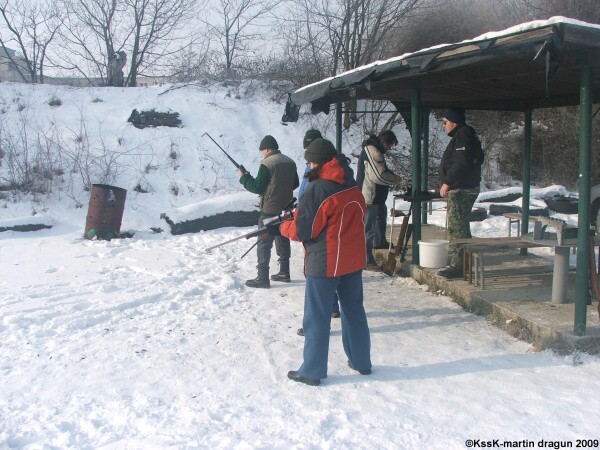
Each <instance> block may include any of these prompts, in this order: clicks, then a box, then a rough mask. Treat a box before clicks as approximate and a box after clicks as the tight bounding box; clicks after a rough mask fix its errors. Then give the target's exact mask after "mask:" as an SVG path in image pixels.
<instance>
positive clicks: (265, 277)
mask: <svg viewBox="0 0 600 450" xmlns="http://www.w3.org/2000/svg"><path fill="white" fill-rule="evenodd" d="M246 286H248V287H251V288H265V289H268V288H270V287H271V282H270V281H269V269H268V268H267V269H266V270H265V269H263V268H260V267H259V269H258V276H257V277H256V278H254V279H253V280H246Z"/></svg>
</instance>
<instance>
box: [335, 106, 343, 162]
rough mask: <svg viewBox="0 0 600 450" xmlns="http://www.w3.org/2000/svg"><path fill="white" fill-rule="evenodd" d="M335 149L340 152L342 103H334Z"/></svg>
mask: <svg viewBox="0 0 600 450" xmlns="http://www.w3.org/2000/svg"><path fill="white" fill-rule="evenodd" d="M335 149H336V150H337V152H338V153H342V104H341V103H336V104H335Z"/></svg>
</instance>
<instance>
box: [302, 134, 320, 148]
mask: <svg viewBox="0 0 600 450" xmlns="http://www.w3.org/2000/svg"><path fill="white" fill-rule="evenodd" d="M322 137H323V136H321V132H320V131H319V130H308V131H307V132H306V134H305V135H304V139H303V140H302V147H303V148H306V147H308V146H309V145H310V143H311V142H312V141H314V140H315V139H317V138H322Z"/></svg>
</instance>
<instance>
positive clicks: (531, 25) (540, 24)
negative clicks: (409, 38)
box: [294, 16, 600, 93]
mask: <svg viewBox="0 0 600 450" xmlns="http://www.w3.org/2000/svg"><path fill="white" fill-rule="evenodd" d="M558 23H565V24H566V23H568V24H571V25H576V26H583V27H586V28H595V29H599V30H600V25H598V24H594V23H588V22H583V21H581V20H576V19H571V18H569V17H564V16H554V17H551V18H550V19H548V20H533V21H531V22H524V23H521V24H518V25H513V26H512V27H509V28H506V29H505V30H501V31H488V32H487V33H484V34H481V35H479V36H477V37H474V38H471V39H466V40H464V41H460V42H455V43H452V44H438V45H434V46H432V47H427V48H423V49H420V50H417V51H415V52H409V53H404V54H403V55H399V56H393V57H391V58H388V59H384V60H378V61H374V62H372V63H369V64H365V65H364V66H360V67H356V68H354V69H350V70H347V71H345V72H342V73H340V74H338V75H334V76H331V77H328V78H325V79H323V80H320V81H315V82H314V83H311V84H307V85H306V86H302V87H301V88H299V89H296V90H295V91H294V93H298V92H302V91H304V90H306V89H309V88H311V87H313V86H318V85H320V84H323V83H327V82H330V81H332V80H334V79H336V78H341V77H343V76H346V75H349V74H351V73H353V72H358V71H359V70H365V69H368V68H370V67H376V66H382V65H384V64H389V63H392V62H395V61H401V60H403V59H405V58H408V57H409V56H411V55H414V54H416V53H421V52H427V51H429V50H436V49H439V48H443V47H450V46H452V45H457V44H469V43H473V42H479V41H484V40H488V39H494V38H499V37H503V36H508V35H511V34H515V33H522V32H525V31H531V30H535V29H538V28H544V27H547V26H549V25H555V24H558Z"/></svg>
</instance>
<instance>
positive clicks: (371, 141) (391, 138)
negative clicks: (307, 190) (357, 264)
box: [356, 130, 401, 270]
mask: <svg viewBox="0 0 600 450" xmlns="http://www.w3.org/2000/svg"><path fill="white" fill-rule="evenodd" d="M397 143H398V139H396V135H395V134H394V133H393V132H392V131H391V130H386V131H383V132H381V133H380V134H379V136H375V135H371V136H369V138H368V139H367V140H366V141H364V142H363V149H362V152H361V153H360V156H359V158H358V168H357V173H356V182H357V183H358V185H359V186H360V187H361V190H362V194H363V196H364V197H365V202H366V203H367V214H366V216H365V233H366V240H367V270H376V269H378V266H377V263H376V261H375V258H374V256H373V249H374V248H388V247H389V242H387V241H386V238H385V231H386V227H387V207H386V205H385V202H386V200H387V196H388V192H389V188H390V186H395V185H397V184H399V183H400V181H401V178H400V177H399V176H398V175H396V174H395V173H394V172H392V171H391V170H389V169H388V168H387V165H386V163H385V157H384V155H385V153H386V152H387V151H388V150H390V149H391V148H392V147H393V146H394V145H396V144H397Z"/></svg>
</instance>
